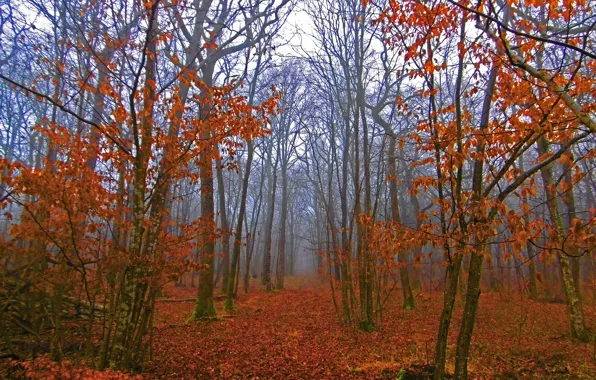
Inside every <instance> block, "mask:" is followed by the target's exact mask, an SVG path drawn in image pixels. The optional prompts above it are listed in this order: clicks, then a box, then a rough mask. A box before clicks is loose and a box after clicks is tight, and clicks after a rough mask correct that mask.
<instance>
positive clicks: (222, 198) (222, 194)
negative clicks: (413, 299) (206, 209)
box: [215, 160, 230, 293]
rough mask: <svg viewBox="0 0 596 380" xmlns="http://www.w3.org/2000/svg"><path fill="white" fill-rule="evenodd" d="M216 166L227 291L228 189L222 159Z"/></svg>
mask: <svg viewBox="0 0 596 380" xmlns="http://www.w3.org/2000/svg"><path fill="white" fill-rule="evenodd" d="M215 167H216V170H217V193H218V198H219V219H220V221H221V229H222V231H223V236H222V237H221V238H222V244H221V246H222V255H223V257H222V263H221V265H222V281H221V291H222V292H223V293H226V289H227V287H228V279H229V277H230V236H229V229H230V227H229V225H228V215H227V209H226V191H225V187H224V179H223V173H222V171H223V168H222V167H221V161H220V160H215Z"/></svg>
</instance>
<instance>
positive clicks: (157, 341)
mask: <svg viewBox="0 0 596 380" xmlns="http://www.w3.org/2000/svg"><path fill="white" fill-rule="evenodd" d="M195 295H196V289H195V288H190V287H189V288H174V287H168V288H167V289H166V296H167V298H175V299H188V298H192V297H194V296H195ZM400 298H401V297H400V295H399V292H398V291H395V293H394V294H393V295H392V296H391V299H392V302H391V303H389V304H388V305H387V310H386V312H385V315H384V319H385V323H384V324H383V326H381V328H379V330H378V331H375V332H372V333H364V332H360V331H358V330H355V329H353V328H350V327H346V326H344V325H343V324H341V323H340V322H339V320H338V318H337V316H336V313H335V311H334V307H333V302H332V297H331V291H330V289H329V285H328V283H321V281H320V280H318V279H316V278H291V279H288V280H287V287H286V289H284V290H282V291H278V292H265V291H264V290H262V287H261V286H260V285H258V284H257V282H256V281H255V283H253V284H251V290H250V293H249V294H248V295H244V294H241V295H240V297H239V299H238V301H237V305H238V309H237V311H236V312H235V313H233V314H232V315H229V316H227V315H226V313H224V312H223V310H222V309H223V301H220V302H218V305H217V307H218V312H219V313H220V316H224V317H223V318H221V319H220V320H217V321H212V322H208V321H200V322H198V323H192V324H186V323H185V321H186V319H187V318H188V316H189V315H190V314H191V312H192V309H193V307H194V304H193V302H159V301H158V306H157V315H156V323H155V325H156V328H155V332H154V356H155V360H154V361H153V363H152V364H151V365H150V367H148V368H147V369H146V372H145V373H144V375H145V376H147V377H149V378H167V379H183V378H186V379H208V378H280V379H281V378H283V379H286V378H288V379H325V378H395V376H396V374H397V373H398V372H399V370H400V369H401V368H406V367H416V368H423V367H424V366H425V363H430V362H432V357H433V352H434V351H433V350H434V342H435V334H436V331H437V328H438V316H439V314H440V311H441V308H440V306H441V304H442V298H441V294H439V293H435V294H432V295H430V296H429V295H427V294H418V295H417V309H416V310H414V311H407V310H403V309H401V308H400V304H399V302H400ZM338 302H339V299H338ZM459 302H460V301H459V300H458V308H457V310H456V314H455V318H454V321H453V324H452V326H454V328H452V331H451V333H452V335H451V338H450V342H453V343H454V342H455V341H456V333H457V329H456V327H458V326H459V322H460V320H461V305H459ZM586 309H587V310H586V312H587V313H588V315H593V313H594V308H593V307H592V306H588V307H586ZM592 320H593V319H592ZM566 334H567V322H566V316H565V305H559V304H544V303H535V302H530V301H528V300H527V299H526V298H525V296H523V295H520V294H505V295H503V294H497V293H491V294H483V296H482V297H481V307H480V315H479V319H478V323H477V328H476V330H475V335H474V340H473V344H472V358H471V362H470V371H471V373H472V374H473V375H476V376H482V377H485V376H487V377H494V376H495V375H497V374H499V375H509V376H513V377H516V378H517V377H527V376H530V377H535V376H539V377H544V376H546V377H548V378H567V377H568V376H569V375H570V374H573V375H575V376H573V375H572V376H571V377H572V378H576V376H578V377H579V378H590V377H593V376H595V375H596V369H595V366H594V359H593V358H592V352H593V351H594V346H593V344H590V345H575V344H572V343H571V342H569V340H568V339H567V338H566ZM453 343H450V346H449V349H450V353H451V356H450V360H451V363H452V359H453V358H452V356H453V351H454V344H453ZM449 369H452V368H450V367H449V366H448V370H449Z"/></svg>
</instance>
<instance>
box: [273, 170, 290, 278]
mask: <svg viewBox="0 0 596 380" xmlns="http://www.w3.org/2000/svg"><path fill="white" fill-rule="evenodd" d="M281 177H282V178H281V184H282V185H281V218H280V221H279V225H280V231H279V245H278V250H277V252H278V254H277V273H276V276H275V279H276V281H275V282H276V283H275V287H276V288H277V289H283V288H284V276H285V273H286V224H287V218H288V174H287V162H283V163H282V167H281Z"/></svg>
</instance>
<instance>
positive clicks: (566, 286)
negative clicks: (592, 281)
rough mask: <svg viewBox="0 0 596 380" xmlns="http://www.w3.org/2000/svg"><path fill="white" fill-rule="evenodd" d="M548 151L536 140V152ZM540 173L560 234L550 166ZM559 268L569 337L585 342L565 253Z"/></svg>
mask: <svg viewBox="0 0 596 380" xmlns="http://www.w3.org/2000/svg"><path fill="white" fill-rule="evenodd" d="M547 152H548V143H547V141H546V139H544V137H542V138H540V139H539V140H538V153H539V154H541V155H543V154H546V153H547ZM540 173H541V175H542V182H543V186H544V193H545V195H546V197H547V199H546V206H547V208H548V211H549V214H550V220H551V223H552V227H553V229H554V231H555V232H554V233H555V234H557V235H558V236H562V235H563V233H564V227H563V220H562V218H561V215H560V214H559V205H558V204H557V189H556V187H555V185H553V179H552V169H551V167H550V166H545V167H544V168H542V169H541V170H540ZM558 257H559V268H560V274H561V280H562V283H563V290H564V291H565V297H566V300H567V312H568V316H569V324H570V326H571V337H572V339H574V340H578V341H582V342H587V341H589V340H590V335H591V334H590V333H589V331H588V329H587V328H586V323H585V319H584V311H583V308H582V300H581V297H580V295H579V294H578V292H577V290H576V287H575V284H574V283H573V272H572V269H571V264H570V262H569V261H570V260H569V258H568V257H567V255H565V254H560V255H559V256H558Z"/></svg>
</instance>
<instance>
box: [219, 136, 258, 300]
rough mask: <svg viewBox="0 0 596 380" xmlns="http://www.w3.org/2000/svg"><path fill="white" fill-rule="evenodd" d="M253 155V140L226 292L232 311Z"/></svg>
mask: <svg viewBox="0 0 596 380" xmlns="http://www.w3.org/2000/svg"><path fill="white" fill-rule="evenodd" d="M253 155H254V146H253V143H252V141H249V142H248V152H247V158H246V169H245V170H244V178H243V180H242V195H241V199H240V211H239V212H238V223H237V225H236V232H235V234H234V250H233V252H232V268H231V271H230V274H232V276H230V277H229V278H228V284H227V285H226V292H227V297H226V303H225V306H224V308H225V310H227V311H231V310H233V309H234V305H233V303H234V293H233V292H232V290H233V289H234V288H235V287H234V283H235V282H238V279H237V278H236V276H235V274H236V267H239V263H238V261H239V258H240V249H241V248H242V229H243V223H244V217H245V214H246V198H247V195H248V184H249V179H250V169H251V166H252V159H253ZM249 261H250V260H249V258H248V251H247V258H246V262H247V265H246V274H245V278H247V277H248V272H249V267H248V265H249V264H248V263H249Z"/></svg>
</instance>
